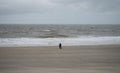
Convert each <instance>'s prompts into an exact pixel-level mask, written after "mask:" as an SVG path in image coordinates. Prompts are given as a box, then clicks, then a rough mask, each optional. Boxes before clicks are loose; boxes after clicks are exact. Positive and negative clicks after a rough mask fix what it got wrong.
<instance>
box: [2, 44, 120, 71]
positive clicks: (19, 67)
mask: <svg viewBox="0 0 120 73" xmlns="http://www.w3.org/2000/svg"><path fill="white" fill-rule="evenodd" d="M0 73H120V45H104V46H102V45H101V46H64V47H63V49H59V48H58V46H47V47H1V48H0Z"/></svg>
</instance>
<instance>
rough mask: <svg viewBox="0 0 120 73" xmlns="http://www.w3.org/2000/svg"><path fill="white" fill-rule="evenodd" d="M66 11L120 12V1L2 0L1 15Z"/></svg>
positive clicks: (0, 3) (0, 0) (0, 2)
mask: <svg viewBox="0 0 120 73" xmlns="http://www.w3.org/2000/svg"><path fill="white" fill-rule="evenodd" d="M66 9H68V10H69V9H71V11H72V9H73V10H74V9H76V10H77V11H83V12H84V11H90V12H120V0H0V14H17V13H18V14H19V13H21V14H22V13H46V12H51V11H59V10H66Z"/></svg>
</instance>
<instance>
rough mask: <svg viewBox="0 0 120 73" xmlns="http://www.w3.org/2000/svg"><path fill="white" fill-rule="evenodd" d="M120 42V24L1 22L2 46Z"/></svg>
mask: <svg viewBox="0 0 120 73" xmlns="http://www.w3.org/2000/svg"><path fill="white" fill-rule="evenodd" d="M60 42H61V43H62V44H63V45H106V44H107V45H108V44H120V25H114V24H113V25H105V24H104V25H103V24H102V25H97V24H96V25H90V24H89V25H87V24H86V25H77V24H73V25H72V24H68V25H62V24H61V25H52V24H49V25H46V24H45V25H42V24H40V25H38V24H0V46H2V47H4V46H5V47H6V46H8V47H9V46H56V45H58V44H59V43H60Z"/></svg>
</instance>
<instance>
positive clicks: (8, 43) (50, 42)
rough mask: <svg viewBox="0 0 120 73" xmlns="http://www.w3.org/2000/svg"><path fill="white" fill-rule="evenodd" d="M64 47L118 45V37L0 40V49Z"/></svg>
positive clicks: (119, 41)
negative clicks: (60, 45)
mask: <svg viewBox="0 0 120 73" xmlns="http://www.w3.org/2000/svg"><path fill="white" fill-rule="evenodd" d="M60 42H61V43H62V44H63V45H64V46H75V45H76V46H77V45H110V44H120V36H119V37H79V38H0V47H18V46H57V45H58V44H59V43H60Z"/></svg>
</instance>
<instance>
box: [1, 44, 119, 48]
mask: <svg viewBox="0 0 120 73" xmlns="http://www.w3.org/2000/svg"><path fill="white" fill-rule="evenodd" d="M101 46H103V47H107V46H109V47H112V46H113V47H120V44H104V45H62V47H63V48H64V47H101ZM38 47H40V48H42V47H43V48H46V47H49V48H51V47H56V48H59V45H58V46H0V48H38Z"/></svg>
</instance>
